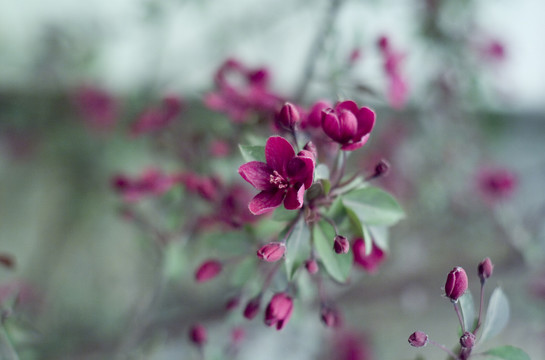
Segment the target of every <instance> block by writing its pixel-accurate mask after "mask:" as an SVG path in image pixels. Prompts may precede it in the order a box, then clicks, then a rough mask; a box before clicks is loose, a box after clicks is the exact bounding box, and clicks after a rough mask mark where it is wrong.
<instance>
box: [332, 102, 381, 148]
mask: <svg viewBox="0 0 545 360" xmlns="http://www.w3.org/2000/svg"><path fill="white" fill-rule="evenodd" d="M374 125H375V113H374V112H373V110H371V109H369V108H368V107H362V108H358V105H357V104H356V103H355V102H353V101H352V100H347V101H343V102H339V103H337V105H335V108H334V109H332V108H328V109H325V110H323V111H322V128H323V130H324V132H325V133H326V134H327V136H329V137H330V138H331V139H333V140H334V141H335V142H337V143H339V144H341V145H342V146H341V148H342V149H343V150H347V151H349V150H356V149H359V148H360V147H362V146H363V145H364V144H365V143H366V142H367V140H369V135H370V134H371V130H373V126H374Z"/></svg>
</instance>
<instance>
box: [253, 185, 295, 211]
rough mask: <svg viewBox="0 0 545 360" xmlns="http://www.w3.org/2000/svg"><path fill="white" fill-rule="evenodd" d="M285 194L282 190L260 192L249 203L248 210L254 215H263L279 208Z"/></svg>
mask: <svg viewBox="0 0 545 360" xmlns="http://www.w3.org/2000/svg"><path fill="white" fill-rule="evenodd" d="M285 194H286V192H285V191H284V190H269V191H262V192H260V193H259V194H257V195H256V196H254V198H253V199H252V200H251V201H250V204H249V205H248V209H250V212H251V213H252V214H254V215H261V214H265V213H267V212H269V211H272V210H273V209H275V208H277V207H278V206H280V204H282V200H284V195H285ZM301 205H302V204H301Z"/></svg>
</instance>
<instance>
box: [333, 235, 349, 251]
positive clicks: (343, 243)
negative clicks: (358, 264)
mask: <svg viewBox="0 0 545 360" xmlns="http://www.w3.org/2000/svg"><path fill="white" fill-rule="evenodd" d="M333 249H334V250H335V252H336V253H337V254H346V253H348V251H349V250H350V243H349V242H348V240H347V239H346V238H345V237H344V236H342V235H337V236H335V240H334V241H333Z"/></svg>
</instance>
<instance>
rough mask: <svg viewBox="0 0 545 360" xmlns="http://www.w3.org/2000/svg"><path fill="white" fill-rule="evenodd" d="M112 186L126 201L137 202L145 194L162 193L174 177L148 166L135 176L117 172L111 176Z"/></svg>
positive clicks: (166, 189) (169, 185)
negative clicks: (117, 173) (131, 176)
mask: <svg viewBox="0 0 545 360" xmlns="http://www.w3.org/2000/svg"><path fill="white" fill-rule="evenodd" d="M111 183H112V187H113V188H114V190H116V191H117V192H118V193H120V194H121V195H122V197H123V199H124V200H125V201H126V202H129V203H131V202H137V201H139V200H141V199H142V198H143V197H146V196H158V195H162V194H164V193H165V192H167V191H168V190H170V189H171V188H172V186H174V185H175V179H174V177H172V176H170V175H167V174H164V173H163V172H161V171H160V170H158V169H155V168H148V169H146V170H144V172H142V174H140V176H138V177H135V178H130V177H128V176H126V175H123V174H119V175H116V176H114V177H113V178H112V181H111Z"/></svg>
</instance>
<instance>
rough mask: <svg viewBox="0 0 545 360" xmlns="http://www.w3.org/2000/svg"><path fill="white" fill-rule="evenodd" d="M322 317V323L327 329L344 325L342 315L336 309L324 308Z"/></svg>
mask: <svg viewBox="0 0 545 360" xmlns="http://www.w3.org/2000/svg"><path fill="white" fill-rule="evenodd" d="M320 315H321V318H322V322H323V323H324V325H325V326H327V327H332V328H336V327H339V326H341V324H342V318H341V314H340V313H339V312H338V311H337V310H336V309H333V308H331V307H329V306H323V307H322V311H321V314H320Z"/></svg>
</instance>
